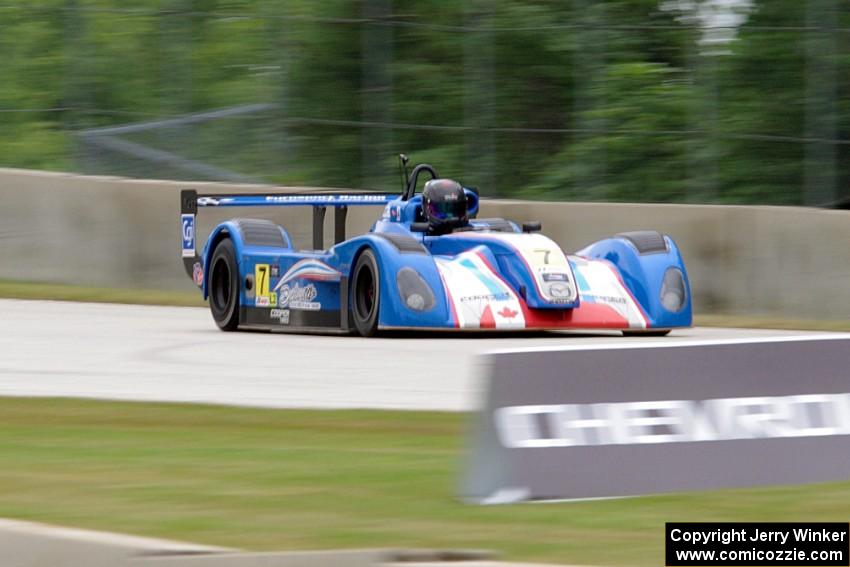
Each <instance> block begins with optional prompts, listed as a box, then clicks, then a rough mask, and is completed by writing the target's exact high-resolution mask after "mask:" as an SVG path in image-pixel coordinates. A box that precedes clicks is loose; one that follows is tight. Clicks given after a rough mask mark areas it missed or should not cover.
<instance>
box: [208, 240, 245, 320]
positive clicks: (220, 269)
mask: <svg viewBox="0 0 850 567" xmlns="http://www.w3.org/2000/svg"><path fill="white" fill-rule="evenodd" d="M209 274H210V276H209V277H210V283H209V288H208V291H209V300H210V311H211V312H212V316H213V319H215V324H216V325H218V328H219V329H221V330H222V331H235V330H236V328H237V327H238V326H239V265H238V264H237V263H236V251H235V250H234V248H233V242H232V241H231V240H230V239H229V238H225V239H224V240H222V241H221V242H219V243H218V244H217V245H216V247H215V251H214V252H213V255H212V261H211V262H210V272H209Z"/></svg>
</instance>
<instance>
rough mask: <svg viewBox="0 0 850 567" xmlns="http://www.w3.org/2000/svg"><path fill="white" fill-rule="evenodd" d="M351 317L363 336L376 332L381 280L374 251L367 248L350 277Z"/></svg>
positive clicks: (358, 259)
mask: <svg viewBox="0 0 850 567" xmlns="http://www.w3.org/2000/svg"><path fill="white" fill-rule="evenodd" d="M351 296H352V297H351V318H352V320H353V321H354V328H355V329H357V332H358V333H360V335H361V336H364V337H372V336H374V335H375V333H377V332H378V313H379V312H380V307H381V280H380V272H379V271H378V262H377V261H376V260H375V253H374V252H372V251H371V250H369V249H368V248H367V249H366V250H364V251H363V253H362V254H360V256H359V257H358V258H357V263H356V264H355V265H354V271H353V272H352V277H351Z"/></svg>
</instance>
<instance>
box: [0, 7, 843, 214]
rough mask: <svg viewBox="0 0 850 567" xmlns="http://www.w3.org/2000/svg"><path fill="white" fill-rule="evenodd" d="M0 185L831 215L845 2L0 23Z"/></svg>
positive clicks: (7, 15)
mask: <svg viewBox="0 0 850 567" xmlns="http://www.w3.org/2000/svg"><path fill="white" fill-rule="evenodd" d="M0 32H2V39H0V54H2V58H0V74H2V76H4V77H5V79H4V81H3V84H2V86H0V148H3V149H4V151H2V152H0V165H3V166H9V167H24V168H39V169H58V170H69V171H75V172H81V173H89V174H106V175H119V176H130V177H145V178H171V179H180V180H223V181H240V182H241V181H245V182H263V183H279V184H293V185H301V184H303V185H312V186H337V187H363V188H375V189H381V190H387V189H394V188H396V187H398V183H399V182H398V170H397V162H396V157H395V156H396V155H397V154H398V153H400V152H404V153H407V154H409V155H410V156H411V158H412V160H413V161H414V162H420V161H428V162H430V163H432V164H433V165H434V166H435V167H437V169H438V171H440V172H441V174H442V175H445V176H452V177H457V178H460V179H461V180H462V181H464V182H465V183H467V184H471V185H478V186H480V188H481V191H482V194H483V195H485V196H491V197H518V198H530V199H566V200H590V201H600V200H606V201H650V202H654V201H660V202H691V203H759V204H804V205H814V206H840V205H841V204H842V203H844V202H845V201H846V200H847V199H848V197H850V190H848V181H850V179H848V173H847V171H846V170H847V167H844V165H845V164H847V161H848V157H850V147H848V146H850V135H848V134H850V132H848V130H850V102H848V101H850V96H848V94H850V93H848V90H850V81H848V79H850V74H848V70H850V69H848V67H850V43H848V42H850V10H849V9H848V7H847V6H845V5H844V4H843V3H840V2H839V0H806V1H799V0H793V1H792V0H761V1H757V0H616V1H614V0H606V1H602V2H596V1H592V0H571V1H569V2H555V1H544V0H540V1H535V2H532V1H519V0H494V1H484V0H465V1H464V2H459V3H456V4H453V5H448V4H447V3H445V2H440V1H437V0H433V1H424V2H422V1H420V2H413V1H412V0H410V1H398V0H329V1H327V2H321V3H313V2H308V1H306V0H233V1H223V0H222V1H216V0H136V1H134V2H127V3H125V2H117V1H115V0H52V1H46V0H35V1H33V2H27V3H20V4H9V3H6V4H0Z"/></svg>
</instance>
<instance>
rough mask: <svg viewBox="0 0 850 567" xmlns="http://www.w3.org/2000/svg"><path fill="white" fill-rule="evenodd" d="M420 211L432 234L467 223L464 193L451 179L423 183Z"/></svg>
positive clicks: (441, 232)
mask: <svg viewBox="0 0 850 567" xmlns="http://www.w3.org/2000/svg"><path fill="white" fill-rule="evenodd" d="M422 212H423V214H424V215H425V219H426V220H427V221H428V229H429V232H431V233H432V234H448V233H450V232H451V231H453V230H455V229H457V228H461V227H464V226H466V225H467V224H469V216H468V215H467V211H466V193H464V191H463V187H461V185H460V183H458V182H457V181H453V180H451V179H432V180H431V181H429V182H427V183H426V184H425V189H424V190H423V191H422Z"/></svg>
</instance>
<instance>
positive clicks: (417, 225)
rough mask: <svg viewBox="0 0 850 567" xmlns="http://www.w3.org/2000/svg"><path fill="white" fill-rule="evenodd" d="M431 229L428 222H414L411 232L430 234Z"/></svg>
mask: <svg viewBox="0 0 850 567" xmlns="http://www.w3.org/2000/svg"><path fill="white" fill-rule="evenodd" d="M429 228H431V227H430V225H429V224H428V223H427V222H412V223H410V232H428V229H429Z"/></svg>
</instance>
